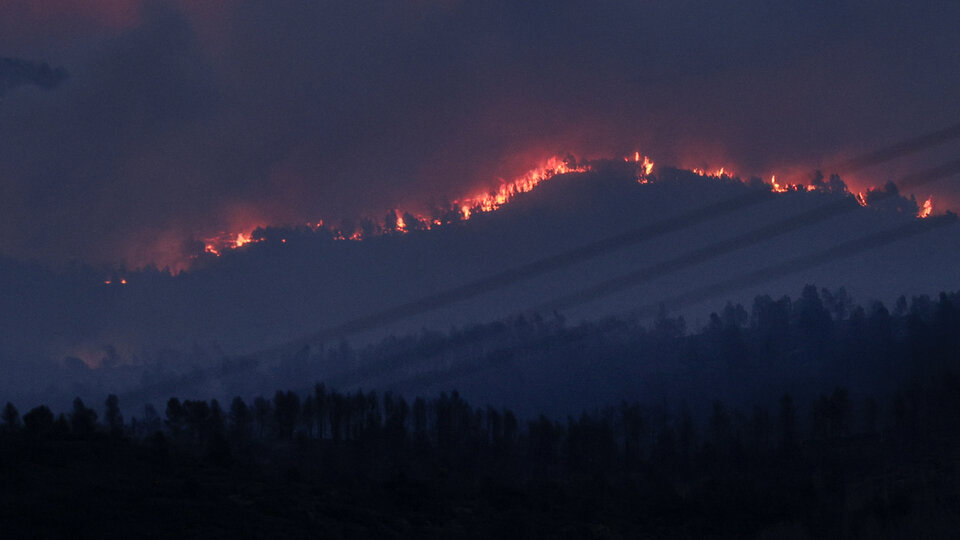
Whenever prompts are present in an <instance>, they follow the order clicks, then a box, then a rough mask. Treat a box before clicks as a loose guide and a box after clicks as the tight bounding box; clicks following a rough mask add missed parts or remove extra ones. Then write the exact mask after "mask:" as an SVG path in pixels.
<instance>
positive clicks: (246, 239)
mask: <svg viewBox="0 0 960 540" xmlns="http://www.w3.org/2000/svg"><path fill="white" fill-rule="evenodd" d="M250 242H253V239H252V238H251V237H250V235H249V234H243V233H237V239H236V240H234V241H233V247H242V246H244V245H246V244H249V243H250Z"/></svg>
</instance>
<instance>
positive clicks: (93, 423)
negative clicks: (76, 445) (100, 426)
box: [70, 397, 97, 438]
mask: <svg viewBox="0 0 960 540" xmlns="http://www.w3.org/2000/svg"><path fill="white" fill-rule="evenodd" d="M96 427H97V413H96V411H94V410H93V409H90V408H88V407H87V406H86V405H84V404H83V400H82V399H80V398H79V397H77V398H75V399H74V400H73V410H72V412H71V413H70V430H71V431H72V432H73V434H74V435H76V436H77V437H80V438H84V437H89V436H91V435H93V432H94V430H96Z"/></svg>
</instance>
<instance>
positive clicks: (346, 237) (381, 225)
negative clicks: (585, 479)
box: [105, 151, 933, 285]
mask: <svg viewBox="0 0 960 540" xmlns="http://www.w3.org/2000/svg"><path fill="white" fill-rule="evenodd" d="M623 161H624V162H625V163H628V164H629V163H631V162H632V163H633V165H634V166H635V174H636V176H635V178H636V180H637V182H639V183H641V184H646V183H649V182H651V181H654V178H653V177H652V174H653V169H654V162H653V160H652V159H650V158H649V157H648V156H645V155H643V154H641V153H640V152H639V151H637V152H634V153H633V155H631V156H626V157H623ZM590 170H591V166H590V165H589V164H587V163H577V161H576V160H575V159H574V158H572V157H571V158H566V159H565V158H561V157H558V156H553V157H550V158H549V159H546V160H544V161H542V162H541V164H540V165H539V166H537V167H534V168H532V169H530V170H528V171H527V172H526V173H524V174H522V175H520V176H518V177H516V178H514V179H513V180H510V181H506V180H504V179H500V185H499V186H498V187H497V188H496V189H495V190H492V191H488V192H484V193H477V194H475V195H473V196H471V197H465V198H462V199H459V200H455V201H453V203H452V205H451V206H450V207H449V208H448V209H447V210H445V211H443V212H444V213H442V214H437V215H428V216H423V215H420V214H416V213H411V212H404V211H402V210H401V209H394V210H391V212H392V214H388V216H387V219H385V220H380V221H378V222H372V223H371V222H369V221H368V222H367V223H366V225H364V226H362V227H360V228H358V229H356V230H343V229H340V228H338V227H337V226H335V225H333V224H330V223H325V222H324V220H322V219H321V220H316V221H309V222H307V223H306V226H307V228H308V229H310V230H313V231H326V232H328V233H329V234H330V237H331V238H332V239H334V240H339V241H360V240H363V239H364V237H365V235H371V234H385V233H403V234H406V233H409V232H411V231H421V230H430V229H433V228H436V227H441V226H444V225H447V224H449V223H453V222H457V221H467V220H469V219H471V218H472V217H474V216H476V215H477V214H480V213H486V212H492V211H494V210H497V209H498V208H500V207H502V206H503V205H505V204H507V203H509V202H510V200H511V199H513V198H514V197H516V196H517V195H519V194H521V193H527V192H529V191H532V190H533V189H534V188H536V187H537V186H538V185H539V184H540V183H542V182H544V181H546V180H549V179H551V178H553V177H554V176H557V175H561V174H567V173H583V172H587V171H590ZM689 170H690V171H691V172H693V173H694V174H697V175H699V176H702V177H705V178H717V179H721V178H736V175H735V173H734V172H733V171H731V170H730V169H728V168H727V167H719V168H715V169H704V168H698V167H694V168H691V169H689ZM769 185H770V190H771V191H773V192H775V193H786V192H790V191H816V190H817V189H818V188H817V186H815V185H807V186H805V185H803V184H789V183H786V182H784V183H782V184H781V183H780V182H778V181H777V176H776V175H771V177H770V182H769ZM853 197H854V198H855V199H856V201H857V203H858V204H860V205H861V206H867V195H866V194H865V193H863V192H859V193H855V194H853ZM932 213H933V198H932V197H931V198H928V199H927V200H926V201H925V202H924V203H923V204H922V205H921V206H920V208H919V211H918V213H917V217H918V218H926V217H928V216H930V215H931V214H932ZM253 230H255V228H253V229H250V232H246V233H244V232H240V233H236V234H234V233H227V232H222V233H220V234H219V235H218V236H214V237H211V238H207V239H205V240H204V251H205V252H206V253H209V254H211V255H214V256H217V257H219V256H220V255H222V254H223V253H224V252H225V251H227V250H233V249H238V248H241V247H243V246H245V245H247V244H251V243H256V242H259V241H262V240H263V238H258V237H254V234H253ZM280 242H281V243H284V244H286V243H287V238H282V239H280ZM105 283H106V284H108V285H109V284H111V283H117V282H116V281H112V280H107V281H105ZM119 283H121V284H126V281H125V280H123V281H120V282H119Z"/></svg>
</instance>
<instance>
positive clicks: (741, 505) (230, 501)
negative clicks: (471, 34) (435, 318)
mask: <svg viewBox="0 0 960 540" xmlns="http://www.w3.org/2000/svg"><path fill="white" fill-rule="evenodd" d="M765 302H766V301H762V302H761V307H763V309H766V310H767V311H769V312H770V313H772V314H773V315H770V313H768V315H765V316H757V317H754V320H752V321H749V322H748V321H747V320H746V318H745V316H740V315H738V313H745V312H744V311H743V310H741V309H737V308H735V307H730V308H729V309H727V310H725V312H724V314H723V315H722V316H717V317H716V318H715V319H713V320H712V321H711V326H710V327H709V328H705V329H704V330H702V331H701V332H700V333H697V334H689V335H688V334H687V333H685V332H683V331H672V332H668V331H667V330H666V329H664V328H663V326H664V325H667V324H668V322H669V320H667V319H662V320H660V321H658V323H657V325H658V326H659V328H654V329H653V330H652V331H651V334H649V335H647V336H646V337H645V338H644V339H647V340H651V339H652V340H664V343H661V346H666V343H665V342H666V341H669V342H671V343H673V344H674V345H675V347H673V350H676V351H680V352H681V353H683V354H688V353H690V354H692V353H691V351H693V350H699V351H700V355H701V356H702V357H703V358H714V357H716V358H714V360H712V361H715V362H722V361H723V360H724V359H727V361H728V363H730V364H731V365H737V362H747V364H748V365H754V364H763V363H773V362H780V363H785V362H789V363H794V364H797V365H798V366H801V367H802V365H804V364H805V363H809V361H812V360H810V359H813V358H821V359H822V358H828V359H830V362H835V363H836V366H838V369H840V368H841V367H843V368H844V369H847V370H848V371H849V373H847V376H848V377H850V380H853V381H861V380H863V379H864V378H865V377H866V375H867V374H868V372H870V373H872V375H873V376H874V379H876V378H877V377H880V380H879V382H877V383H876V384H874V385H873V386H871V387H868V386H866V385H863V384H861V385H859V386H857V387H856V388H855V390H853V391H851V389H850V388H848V387H845V386H834V385H832V384H831V385H830V386H828V387H824V388H817V387H815V386H813V385H814V384H815V381H816V380H818V378H817V377H810V378H809V379H808V380H809V381H814V382H810V383H809V384H808V385H807V388H805V392H804V394H803V397H800V394H799V393H794V394H791V393H783V394H780V397H779V398H777V399H775V400H773V401H772V402H764V401H762V400H759V401H756V402H755V404H753V405H744V403H743V402H742V401H741V402H740V403H736V404H734V405H733V406H730V405H727V404H725V403H724V402H723V401H720V400H714V401H712V402H710V401H706V405H704V406H701V405H699V404H700V403H704V400H703V399H701V398H702V396H693V395H690V396H686V395H677V396H676V399H675V400H672V401H658V402H653V403H645V402H641V401H635V402H626V401H624V402H621V403H619V404H615V405H611V406H609V407H606V408H601V409H594V410H590V411H586V412H584V413H582V414H579V415H576V416H568V417H566V418H563V419H556V418H548V417H546V416H540V417H538V418H518V417H517V415H515V414H514V413H512V412H511V411H509V410H505V409H497V408H493V407H489V406H488V407H475V406H472V405H470V404H469V403H467V402H466V401H465V400H464V399H463V398H462V397H461V396H460V395H459V394H458V393H456V392H453V393H449V394H446V393H445V394H441V395H439V396H437V397H433V398H430V399H423V398H417V399H415V400H413V401H410V402H408V401H407V400H406V399H405V398H404V397H402V396H399V395H396V394H392V393H389V392H388V393H380V394H378V393H375V392H367V393H364V392H360V391H354V392H346V393H341V392H337V391H333V390H330V389H328V388H326V387H325V386H324V385H322V384H317V385H315V386H314V387H313V388H312V389H311V390H310V391H309V392H299V393H296V392H283V391H278V392H276V393H275V395H274V396H273V397H272V399H267V398H263V397H260V398H256V399H254V400H252V401H251V402H249V403H247V402H245V401H244V399H242V398H239V397H238V398H236V399H234V400H233V401H232V402H231V403H230V405H229V406H228V407H221V405H220V404H219V403H218V402H217V401H216V400H211V401H204V400H185V401H181V400H179V399H177V398H171V399H169V400H168V401H167V403H166V405H165V408H164V410H163V412H162V414H161V413H158V412H157V411H156V410H155V409H154V408H153V407H150V406H148V407H146V409H145V410H144V411H143V412H142V414H139V415H137V417H136V418H129V419H128V421H125V420H124V418H123V416H122V414H121V409H120V403H119V400H118V399H117V398H116V397H115V396H110V397H108V399H107V400H106V402H105V403H104V407H103V409H102V412H101V413H100V414H98V413H97V412H95V411H94V410H93V409H91V408H89V407H87V406H86V405H85V404H84V403H83V401H82V400H80V399H79V398H78V399H77V400H76V401H75V402H74V404H73V408H72V410H71V411H70V412H68V413H66V414H59V415H56V414H54V413H53V412H52V411H51V410H50V409H49V408H47V407H46V406H42V405H41V406H38V407H35V408H33V409H31V410H29V411H28V412H26V413H25V414H23V415H22V416H21V414H20V412H19V411H18V410H17V408H16V407H15V406H14V405H13V404H7V406H6V407H5V408H4V409H3V411H2V427H0V531H2V534H0V536H2V537H3V538H23V537H28V538H36V537H39V538H54V537H71V538H73V537H86V538H111V537H112V538H131V537H138V538H144V537H146V538H170V537H175V538H182V537H203V538H217V537H220V538H244V537H247V538H264V537H283V538H307V537H320V538H371V537H374V538H406V537H409V538H461V537H467V538H505V537H517V538H537V537H543V538H644V537H650V538H663V537H679V538H743V537H747V538H949V537H951V536H952V535H953V534H954V533H955V531H956V530H958V528H960V474H958V472H960V376H958V373H960V371H958V365H960V309H958V307H960V302H958V296H957V295H956V294H953V295H941V296H940V298H939V300H930V299H923V298H921V299H915V300H914V302H912V304H911V305H910V306H908V305H907V304H906V303H905V302H904V303H901V305H898V306H897V308H896V309H895V310H894V313H892V314H891V313H889V312H888V311H887V310H886V309H885V308H884V307H883V306H879V305H875V306H873V307H872V308H871V309H870V310H869V312H868V311H866V310H863V309H862V308H855V307H851V306H848V307H849V308H850V309H847V308H846V307H845V308H843V309H839V308H836V302H834V301H833V300H831V301H829V302H823V301H822V299H821V297H820V293H818V292H817V291H816V290H815V289H812V288H808V289H806V290H805V291H804V296H803V297H802V298H801V299H799V300H797V301H795V302H793V303H791V302H790V301H789V300H788V299H786V300H781V301H777V302H774V303H773V304H769V303H765ZM764 306H765V307H764ZM777 306H779V308H777ZM829 306H834V307H833V308H830V307H829ZM781 308H782V309H781ZM834 308H836V309H834ZM755 311H756V310H755ZM761 312H762V310H761ZM778 313H779V314H780V315H782V317H778V316H774V315H776V314H778ZM770 317H772V319H770ZM777 320H779V321H780V322H781V323H782V324H781V325H780V326H776V325H774V327H771V326H770V325H771V324H774V322H775V321H777ZM771 321H773V322H771ZM584 332H586V333H587V334H589V333H590V331H586V330H584ZM658 336H659V337H658ZM814 336H819V339H814ZM594 337H595V336H594ZM583 339H587V340H589V339H590V336H589V335H587V336H585V337H583ZM858 351H859V353H860V354H858ZM864 355H865V356H864ZM637 361H642V358H638V359H637ZM786 365H793V364H786ZM738 369H739V368H738ZM744 369H745V371H744V373H753V372H755V370H750V369H746V368H744ZM880 383H885V384H880ZM867 388H872V389H873V390H872V391H870V392H868V391H867V390H866V389H867ZM794 396H798V397H794ZM689 403H695V404H698V405H696V406H694V407H690V406H688V405H687V404H689Z"/></svg>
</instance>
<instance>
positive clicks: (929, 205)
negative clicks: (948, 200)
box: [917, 197, 933, 219]
mask: <svg viewBox="0 0 960 540" xmlns="http://www.w3.org/2000/svg"><path fill="white" fill-rule="evenodd" d="M932 213H933V197H929V198H928V199H927V200H926V201H924V202H923V206H921V207H920V211H919V212H917V217H918V218H921V219H923V218H925V217H929V216H930V214H932Z"/></svg>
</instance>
